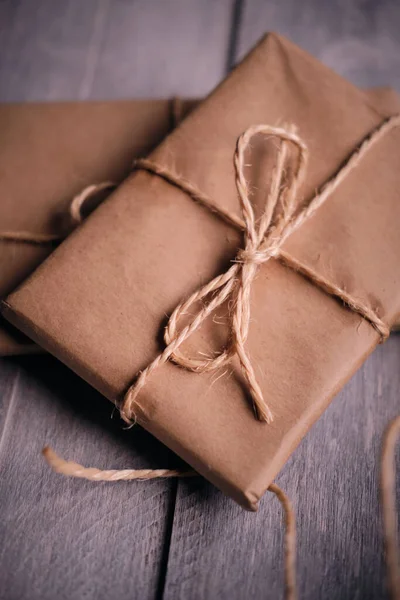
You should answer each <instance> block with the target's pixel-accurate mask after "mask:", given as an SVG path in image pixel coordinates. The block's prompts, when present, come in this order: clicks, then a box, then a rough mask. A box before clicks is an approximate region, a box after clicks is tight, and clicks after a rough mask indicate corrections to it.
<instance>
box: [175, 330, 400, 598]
mask: <svg viewBox="0 0 400 600" xmlns="http://www.w3.org/2000/svg"><path fill="white" fill-rule="evenodd" d="M399 364H400V338H399V337H396V336H393V337H392V338H391V339H390V340H389V341H388V342H387V343H386V344H385V345H384V346H380V347H379V348H378V349H377V350H376V351H375V353H374V354H373V355H372V356H371V357H370V359H369V360H368V361H367V362H366V364H365V365H364V366H363V368H362V369H361V370H360V371H359V372H358V373H357V374H356V375H355V376H354V377H353V379H352V381H351V382H350V383H349V384H348V385H347V386H346V387H345V389H344V390H343V391H342V393H341V394H339V396H338V397H337V398H336V399H335V400H334V401H333V403H332V404H331V406H330V407H329V409H328V410H327V411H326V413H325V414H324V415H323V417H322V418H321V419H320V420H319V422H318V423H317V424H316V425H315V426H314V428H313V429H312V430H311V432H310V433H309V434H308V435H307V437H306V438H305V439H304V440H303V442H302V443H301V445H300V446H299V448H298V449H297V450H296V452H295V453H294V454H293V456H292V457H291V459H290V460H289V462H288V464H287V465H286V467H285V468H284V469H283V471H282V473H281V475H280V476H279V478H278V479H277V483H278V484H279V485H280V486H281V487H282V488H283V489H284V490H285V491H286V492H287V493H288V495H289V497H290V498H291V499H292V500H293V502H294V505H295V508H296V513H297V526H298V579H299V588H300V598H304V599H312V600H314V599H315V600H316V599H324V598H326V599H330V598H340V599H341V600H347V599H348V600H350V599H354V598H360V599H361V598H363V599H376V598H385V597H386V593H385V577H384V568H383V540H382V535H381V515H380V508H379V502H378V476H379V475H378V472H379V468H378V467H379V452H380V444H381V436H382V433H383V430H384V428H385V426H386V424H387V423H388V421H389V420H390V419H391V418H393V417H394V416H395V415H396V414H398V412H399V408H400V402H399V389H400V371H399ZM399 491H400V486H399ZM282 527H283V525H282V519H281V509H280V505H279V503H278V502H277V500H276V499H275V498H274V497H273V496H272V495H271V494H266V496H265V497H264V499H263V501H262V502H261V504H260V508H259V511H258V512H257V513H246V512H244V511H243V510H241V509H240V508H239V507H237V506H236V505H235V504H234V503H233V502H232V501H231V500H229V499H227V498H226V497H225V496H223V495H222V494H221V493H220V492H218V491H217V490H215V488H213V487H212V486H211V485H210V484H208V483H206V482H205V481H203V480H198V481H191V482H180V483H179V487H178V496H177V504H176V509H175V518H174V526H173V532H172V539H171V548H170V553H169V563H168V570H167V580H166V587H165V595H164V597H165V598H166V599H168V600H172V599H177V598H179V599H182V600H183V599H185V598H188V597H190V598H193V599H195V600H197V599H199V600H200V599H202V600H203V599H205V598H213V597H218V598H221V599H227V600H228V599H229V600H230V599H237V600H240V599H242V598H249V599H250V598H251V599H257V600H258V599H261V598H280V597H283V563H282V561H283V556H282V542H283V538H282V532H283V529H282Z"/></svg>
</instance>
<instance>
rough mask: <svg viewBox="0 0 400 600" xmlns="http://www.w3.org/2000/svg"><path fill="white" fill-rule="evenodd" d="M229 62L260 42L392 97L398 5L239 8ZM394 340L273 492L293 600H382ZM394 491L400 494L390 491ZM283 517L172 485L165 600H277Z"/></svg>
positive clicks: (208, 491)
mask: <svg viewBox="0 0 400 600" xmlns="http://www.w3.org/2000/svg"><path fill="white" fill-rule="evenodd" d="M237 12H238V13H239V14H240V22H239V24H238V35H237V38H238V44H237V53H236V59H237V60H239V59H240V57H242V56H243V55H244V53H245V52H246V51H247V50H248V49H250V47H251V46H252V45H253V44H254V43H255V42H256V41H257V39H258V38H259V37H260V36H261V35H262V34H263V33H264V32H265V31H268V30H276V31H278V32H279V33H282V34H284V35H287V36H288V37H290V38H291V39H292V40H293V41H295V42H297V43H298V44H300V45H302V46H303V47H304V48H306V49H308V50H309V51H310V52H311V53H313V54H314V55H315V56H317V57H318V58H320V59H321V60H323V61H324V62H326V63H328V64H329V65H330V66H332V67H333V68H335V69H336V70H337V71H338V72H340V73H342V74H343V75H344V76H346V77H348V78H350V79H351V80H353V81H354V82H355V83H358V84H360V85H365V86H371V85H378V84H386V85H392V86H399V83H400V80H399V79H398V74H399V69H398V66H399V65H398V57H399V55H400V54H399V52H398V50H399V49H400V48H399V47H398V36H397V31H398V27H399V25H400V12H399V9H398V4H396V3H394V2H388V1H387V2H382V3H365V2H362V3H361V2H355V1H353V2H345V1H341V0H338V1H335V2H327V1H323V2H316V1H315V0H306V2H301V3H299V2H296V1H295V0H287V1H285V2H278V1H273V2H260V1H257V0H244V2H243V3H241V6H240V7H238V8H237ZM399 364H400V337H399V336H397V337H396V336H393V337H392V339H390V341H389V342H388V343H387V344H385V345H384V346H381V347H379V348H378V349H377V350H376V352H375V353H374V354H373V355H372V356H371V357H370V359H369V360H368V361H367V363H366V364H365V365H364V367H363V368H362V369H361V370H360V371H359V372H358V373H357V374H356V375H355V376H354V378H353V379H352V381H351V382H350V383H349V384H348V385H347V386H346V388H345V389H344V390H343V392H342V393H341V394H340V395H339V396H338V397H337V398H336V399H335V400H334V402H333V403H332V405H331V406H330V408H329V409H328V410H327V412H326V413H325V414H324V415H323V417H322V418H321V420H320V421H319V422H318V423H317V424H316V425H315V426H314V428H313V429H312V430H311V432H310V433H309V434H308V436H307V437H306V438H305V439H304V440H303V442H302V443H301V445H300V447H299V448H298V449H297V451H296V452H295V453H294V455H293V456H292V457H291V459H290V460H289V462H288V464H287V465H286V467H285V468H284V469H283V471H282V473H281V475H280V477H279V478H278V480H277V482H278V484H279V485H281V487H283V489H284V490H286V492H287V493H288V495H289V496H290V497H291V498H292V499H293V501H294V504H295V507H296V511H297V519H298V578H299V588H300V598H303V599H310V600H317V599H323V598H327V599H328V598H340V599H342V600H345V599H349V600H350V599H358V598H359V599H361V598H363V599H367V598H368V599H369V598H370V599H376V598H385V597H387V594H386V589H385V573H384V568H383V566H384V563H383V541H382V535H381V517H380V509H379V502H378V461H379V451H380V444H381V437H382V434H383V431H384V428H385V426H386V424H387V423H388V421H389V420H390V419H391V418H393V417H394V416H395V415H396V414H397V413H398V412H399V410H400V401H399V400H400V398H399V396H400V394H399V390H400V377H399ZM399 491H400V483H399ZM282 542H283V538H282V520H281V509H280V506H279V504H278V502H277V500H276V499H274V498H273V497H272V496H271V494H266V496H265V498H264V499H263V501H262V503H261V505H260V509H259V511H258V513H256V514H249V513H244V512H243V511H242V510H241V509H240V508H238V507H237V506H235V505H234V504H233V503H232V502H231V501H230V500H228V499H227V498H225V497H224V496H222V494H220V493H219V492H218V491H216V490H215V489H214V488H213V487H212V486H211V485H209V484H208V483H207V482H205V481H203V480H199V481H191V482H180V483H179V485H178V494H177V503H176V508H175V516H174V523H173V530H172V538H171V548H170V552H169V562H168V568H167V578H166V584H165V594H164V596H165V598H166V599H168V600H172V599H176V598H180V599H184V598H188V597H190V598H194V599H198V600H203V599H205V598H212V597H218V598H220V599H225V598H226V599H234V600H235V599H237V600H241V599H242V598H246V599H247V598H252V599H254V600H258V599H261V598H278V597H282V596H283V563H282V560H283V552H282Z"/></svg>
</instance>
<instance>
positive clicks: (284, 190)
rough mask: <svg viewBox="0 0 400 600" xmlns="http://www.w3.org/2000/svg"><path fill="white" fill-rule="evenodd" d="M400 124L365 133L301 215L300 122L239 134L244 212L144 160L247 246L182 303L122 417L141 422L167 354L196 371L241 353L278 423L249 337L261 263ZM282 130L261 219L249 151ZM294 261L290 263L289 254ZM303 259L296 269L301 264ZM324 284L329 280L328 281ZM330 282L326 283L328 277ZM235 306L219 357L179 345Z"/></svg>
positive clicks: (399, 119) (372, 319)
mask: <svg viewBox="0 0 400 600" xmlns="http://www.w3.org/2000/svg"><path fill="white" fill-rule="evenodd" d="M399 124H400V116H395V117H391V118H389V119H388V120H386V121H384V122H383V124H381V125H380V126H379V127H378V128H377V129H375V130H374V131H373V132H372V134H370V135H369V136H368V137H366V138H365V140H364V141H363V142H362V144H361V145H360V147H359V148H358V149H357V150H356V151H355V152H353V154H352V155H351V156H350V158H349V159H348V160H347V162H346V163H345V164H344V166H343V167H342V168H341V169H340V170H339V171H338V172H337V173H336V175H335V176H334V177H332V178H331V179H330V180H329V181H328V182H327V183H326V184H325V185H324V186H323V187H322V189H321V190H320V192H319V193H317V194H316V195H315V196H314V197H313V198H312V200H311V201H310V202H309V203H308V204H307V205H306V206H305V208H304V209H302V210H300V212H299V213H298V214H297V215H295V212H296V208H297V202H296V200H297V198H298V191H299V189H300V187H301V184H302V183H303V180H304V177H305V173H306V169H307V161H308V150H307V147H306V145H305V143H304V142H303V141H302V139H301V138H300V137H299V136H298V135H297V133H296V131H295V127H294V126H293V125H291V126H289V127H288V128H286V129H285V128H283V127H272V126H270V125H254V126H251V127H249V128H248V129H247V130H246V131H245V132H244V133H243V134H242V135H241V136H240V137H239V138H238V141H237V145H236V150H235V153H234V161H233V162H234V168H235V183H236V188H237V191H238V197H239V203H240V208H241V211H242V216H243V219H241V218H240V217H238V216H237V215H236V214H234V213H231V212H230V211H228V210H225V209H224V208H222V207H220V206H219V205H218V204H217V203H216V202H215V201H213V200H212V199H211V198H209V197H208V196H207V195H206V194H204V193H203V192H201V190H199V189H198V188H197V187H196V186H194V185H193V184H192V183H190V182H189V181H187V180H185V179H183V178H181V177H179V176H178V175H175V174H174V173H171V172H170V171H168V170H167V169H166V168H165V167H163V166H160V165H157V164H155V163H153V162H151V161H149V160H147V159H141V160H139V161H136V164H135V168H136V169H143V170H146V171H148V172H150V173H152V174H153V175H157V176H159V177H161V178H163V179H164V180H166V181H167V182H169V183H171V184H172V185H174V186H176V187H177V188H178V189H180V190H181V191H183V192H185V193H186V194H187V195H188V196H189V197H190V198H191V199H192V200H195V201H196V202H198V203H200V204H201V205H202V206H204V207H205V208H207V209H208V210H210V211H211V212H213V213H215V214H216V215H218V216H219V217H221V218H222V219H224V220H225V221H227V222H228V223H230V224H231V225H233V226H235V227H236V228H238V229H240V230H241V231H243V233H244V248H243V249H240V250H239V252H238V254H237V256H236V259H235V261H234V263H233V265H232V266H231V267H230V268H229V269H228V270H227V271H226V272H225V273H222V274H221V275H218V276H217V277H215V278H214V279H213V280H212V281H210V282H208V283H207V284H206V285H204V286H202V287H201V288H200V289H198V290H197V291H196V292H194V293H193V294H192V295H191V296H190V298H188V299H187V300H186V301H185V302H183V303H181V304H179V305H178V306H177V307H176V308H175V310H174V311H173V313H172V315H171V317H170V319H169V321H168V324H167V326H166V329H165V333H164V341H165V345H166V346H165V349H164V350H163V352H161V353H160V354H159V355H158V356H157V357H156V358H155V359H154V360H153V361H152V362H151V363H150V364H149V365H148V366H147V367H146V368H145V369H143V370H142V371H141V372H140V373H139V374H138V375H137V377H136V380H135V381H134V383H133V384H132V385H131V386H130V388H129V389H128V391H127V392H126V394H125V396H124V398H123V401H122V404H121V407H120V411H121V416H122V418H123V419H124V420H125V421H126V422H127V423H129V424H130V423H132V422H135V421H136V412H137V408H140V406H139V403H138V401H137V398H138V395H139V394H140V392H141V390H142V389H143V387H144V386H145V385H146V383H147V381H148V379H149V377H150V376H151V375H152V373H153V372H154V371H156V370H157V369H158V368H159V367H160V366H162V365H163V364H165V363H166V362H167V361H172V362H174V363H176V364H178V365H180V366H181V367H184V368H185V369H187V370H190V371H194V372H196V373H205V372H209V371H215V370H217V369H220V368H221V367H223V366H225V365H226V364H227V363H229V362H231V361H232V359H233V358H234V357H235V356H237V357H238V359H239V363H240V366H241V370H242V374H243V376H244V378H245V380H246V382H247V385H248V389H249V393H250V396H251V399H252V401H253V406H254V410H255V413H256V416H257V418H258V419H260V420H262V421H266V422H268V423H270V422H271V421H272V420H273V415H272V412H271V410H270V408H269V406H268V404H267V403H266V401H265V399H264V397H263V394H262V391H261V388H260V386H259V384H258V381H257V378H256V375H255V371H254V367H253V365H252V363H251V360H250V357H249V355H248V353H247V351H246V347H245V345H246V340H247V336H248V332H249V323H250V292H251V286H252V284H253V281H254V278H255V275H256V273H257V270H258V268H259V266H260V265H262V264H265V263H266V262H268V261H269V260H270V259H271V258H272V257H278V256H279V254H280V252H281V247H282V245H283V244H284V242H285V241H286V240H287V238H288V237H289V236H290V235H291V234H292V233H293V232H294V231H296V230H297V229H298V228H299V227H301V225H303V223H304V222H305V221H307V220H308V219H309V218H311V217H312V216H313V215H314V214H315V213H316V211H317V210H318V209H319V208H320V207H321V206H322V205H323V204H324V203H325V202H326V201H327V200H328V198H330V197H331V195H332V194H333V192H334V191H335V190H336V189H337V187H338V186H339V185H340V184H341V183H342V182H343V181H344V180H345V179H346V177H347V176H348V175H349V173H351V172H352V171H353V170H354V169H355V168H356V167H357V166H358V164H359V163H360V161H361V160H362V159H363V157H364V156H365V154H366V153H367V152H368V151H369V150H370V149H371V148H372V147H373V146H374V145H375V144H376V143H377V142H378V141H379V140H380V139H381V138H382V137H383V136H385V135H386V134H387V133H388V131H390V130H392V129H393V128H394V127H398V126H399ZM258 134H263V135H266V136H274V137H277V138H278V139H279V140H280V141H281V145H280V147H279V150H278V156H277V163H276V167H275V169H274V173H273V177H272V184H271V188H270V191H269V194H268V195H267V198H266V203H265V207H264V212H263V214H262V216H261V218H260V219H259V221H258V222H256V219H255V215H254V210H253V207H252V204H251V202H250V199H249V189H248V184H247V181H246V177H245V174H244V171H245V152H246V150H247V147H248V146H249V144H250V141H251V140H252V139H253V137H254V136H255V135H258ZM290 144H293V145H294V146H295V147H296V149H297V164H296V167H295V170H294V173H293V175H292V178H291V181H290V182H289V184H288V185H287V187H284V185H283V181H284V176H285V164H286V159H287V154H288V149H289V145H290ZM278 204H280V206H282V214H281V216H280V218H279V219H278V220H277V223H276V224H273V223H272V219H273V216H274V212H275V209H276V207H277V205H278ZM284 259H285V261H286V262H288V261H289V262H290V259H289V257H288V256H287V255H285V257H284ZM298 266H299V265H298V263H295V268H296V269H297V268H298ZM308 275H309V277H310V279H311V281H312V282H313V283H315V284H316V285H321V278H320V277H319V276H317V277H315V276H314V275H315V274H314V273H312V272H311V271H309V273H308ZM322 283H324V282H323V280H322ZM326 283H327V282H325V284H326ZM322 287H323V289H324V290H325V291H329V290H331V292H332V293H333V294H334V295H335V296H336V297H338V298H341V299H342V300H343V301H344V302H346V303H347V304H348V306H349V307H350V308H352V309H355V310H356V311H357V312H358V313H359V314H361V315H362V316H363V317H364V318H365V319H367V321H368V322H369V323H371V324H372V325H373V326H374V327H375V328H376V330H377V331H378V332H379V333H380V336H381V341H383V340H384V339H386V338H387V336H388V335H389V332H390V329H389V327H388V326H387V324H386V323H384V322H383V321H382V319H380V318H379V316H378V315H377V314H376V313H375V312H374V311H373V310H371V308H370V307H369V306H367V305H365V304H364V303H362V302H360V301H358V300H357V299H355V298H354V299H353V298H352V297H351V296H350V297H349V295H348V294H345V295H344V294H343V290H342V289H341V288H340V287H339V286H336V285H335V284H333V283H329V284H328V285H322ZM210 297H211V299H210V300H209V301H208V302H207V303H205V304H204V305H203V307H202V308H201V309H199V310H198V311H197V312H196V313H195V315H194V317H192V319H191V321H190V322H189V323H188V324H187V325H186V326H185V327H184V328H183V329H182V330H181V331H180V332H178V322H179V319H180V318H181V317H182V315H184V314H187V313H188V312H189V309H190V308H192V307H193V305H196V304H198V303H199V302H203V301H205V299H206V298H210ZM228 299H229V300H231V301H232V302H231V304H232V305H233V307H234V308H233V310H232V313H231V314H230V315H229V317H230V339H229V342H228V344H227V347H226V348H225V349H223V350H222V351H221V352H220V353H219V354H218V355H217V356H216V357H215V356H214V355H213V356H208V357H207V356H206V357H205V358H204V357H203V358H192V357H188V356H185V355H184V354H182V353H181V352H180V351H179V348H180V346H181V345H182V344H183V343H184V342H185V341H186V340H187V339H188V338H189V337H190V336H191V335H192V334H193V333H194V332H195V331H196V330H197V329H198V328H199V327H200V326H201V324H202V323H203V322H204V320H205V319H207V317H208V316H209V315H211V314H212V313H213V312H214V311H215V310H216V309H217V308H218V307H219V306H221V305H222V304H223V303H224V302H226V301H227V300H228Z"/></svg>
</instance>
